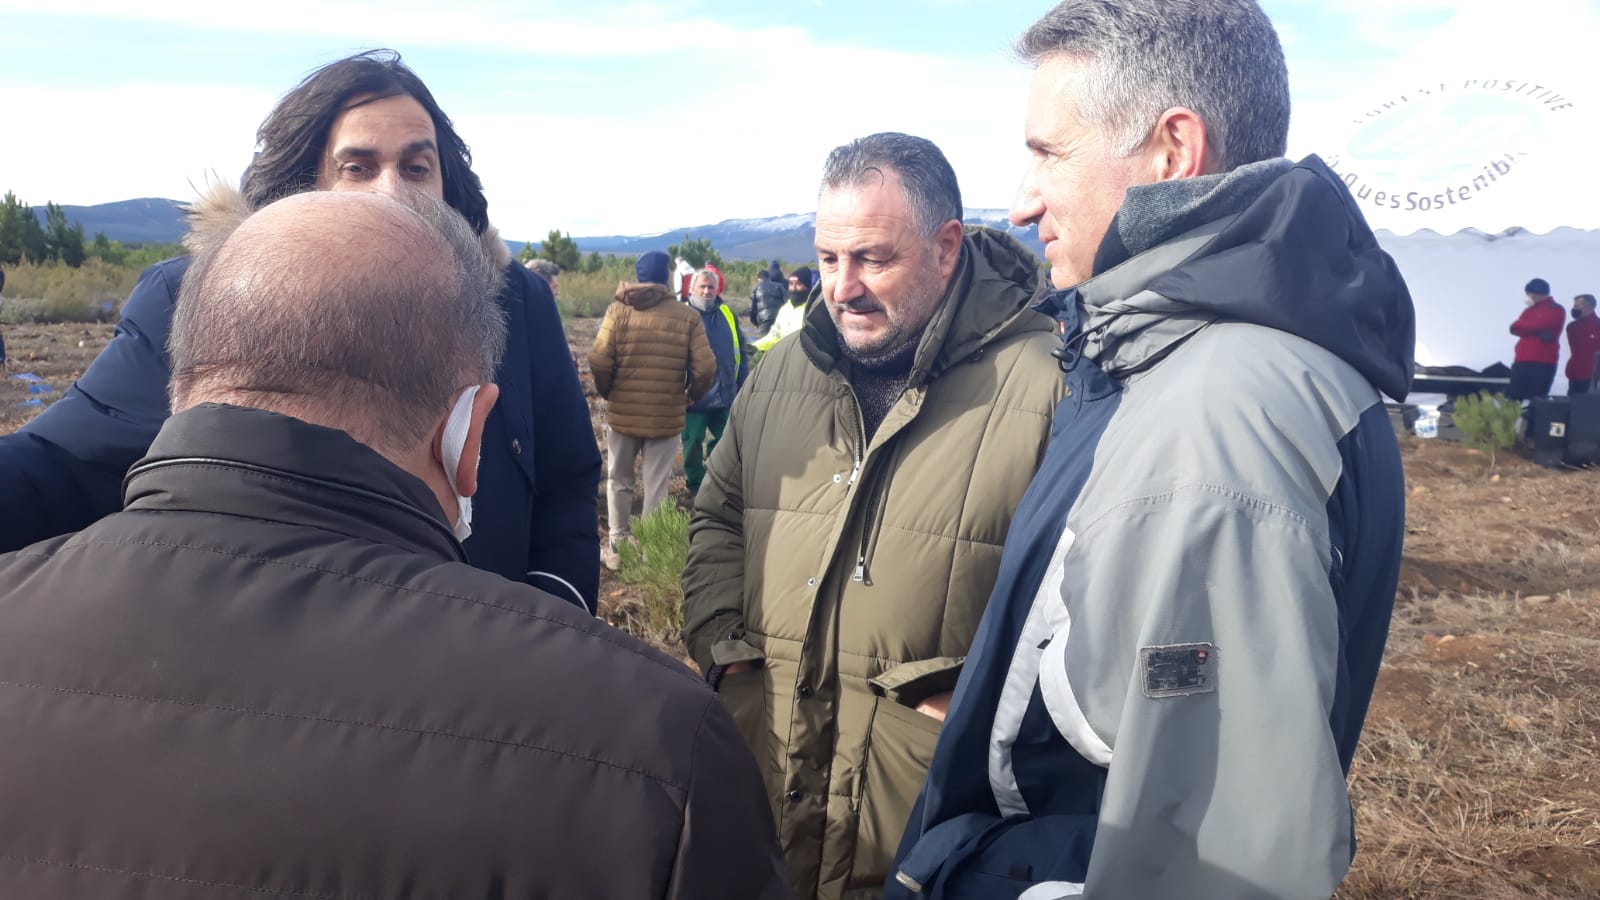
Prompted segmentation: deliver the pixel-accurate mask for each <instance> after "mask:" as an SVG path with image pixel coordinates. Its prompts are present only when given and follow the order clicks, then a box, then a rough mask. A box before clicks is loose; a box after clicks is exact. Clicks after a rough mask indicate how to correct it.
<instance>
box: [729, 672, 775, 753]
mask: <svg viewBox="0 0 1600 900" xmlns="http://www.w3.org/2000/svg"><path fill="white" fill-rule="evenodd" d="M766 675H767V673H766V671H765V670H764V669H760V668H757V669H753V670H751V671H749V672H740V673H738V674H736V675H724V676H722V681H720V682H718V684H717V695H718V696H719V697H721V698H722V705H723V706H724V707H726V708H727V710H728V714H729V715H731V716H733V722H734V724H735V725H737V726H738V727H739V736H740V737H742V738H744V742H745V744H746V745H747V746H748V747H750V749H751V750H752V751H753V752H754V753H755V754H756V758H757V760H760V758H761V753H762V750H763V749H765V744H766V741H765V738H766V730H767V688H766ZM762 768H763V769H765V768H766V766H762Z"/></svg>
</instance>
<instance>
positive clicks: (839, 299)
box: [824, 259, 866, 303]
mask: <svg viewBox="0 0 1600 900" xmlns="http://www.w3.org/2000/svg"><path fill="white" fill-rule="evenodd" d="M832 282H833V283H832V284H831V285H825V286H824V287H825V288H826V289H827V290H828V294H829V299H831V300H833V302H835V303H848V302H850V301H851V300H854V299H856V298H857V297H860V296H861V295H863V294H865V293H866V285H864V284H862V283H861V266H860V264H859V263H856V262H855V261H853V260H849V259H841V260H839V265H838V268H836V269H835V270H834V273H833V279H832Z"/></svg>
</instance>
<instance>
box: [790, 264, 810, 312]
mask: <svg viewBox="0 0 1600 900" xmlns="http://www.w3.org/2000/svg"><path fill="white" fill-rule="evenodd" d="M815 280H816V279H815V277H814V276H813V275H812V274H811V269H810V268H809V267H807V266H801V267H800V268H798V269H795V270H794V271H793V272H790V273H789V302H790V303H792V304H794V305H795V306H800V305H802V304H804V303H805V302H806V297H808V296H810V294H811V284H812V282H813V281H815Z"/></svg>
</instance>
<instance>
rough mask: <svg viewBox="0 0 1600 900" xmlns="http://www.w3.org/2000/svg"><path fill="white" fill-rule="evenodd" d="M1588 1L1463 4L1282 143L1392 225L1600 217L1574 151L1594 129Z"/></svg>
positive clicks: (1591, 7)
mask: <svg viewBox="0 0 1600 900" xmlns="http://www.w3.org/2000/svg"><path fill="white" fill-rule="evenodd" d="M1597 5H1600V4H1593V3H1591V2H1588V0H1528V2H1524V3H1522V4H1518V5H1516V6H1515V7H1506V6H1504V5H1502V4H1497V3H1480V4H1478V5H1474V6H1472V7H1470V8H1468V9H1466V10H1464V11H1463V12H1461V13H1459V14H1458V15H1456V16H1455V17H1454V18H1452V19H1451V20H1450V21H1449V22H1448V23H1446V24H1445V25H1444V26H1443V27H1441V28H1440V29H1439V30H1438V31H1437V32H1435V33H1434V34H1433V35H1431V36H1430V37H1428V38H1427V39H1425V40H1424V41H1423V42H1422V43H1421V44H1419V45H1418V46H1417V47H1416V48H1415V49H1414V50H1413V51H1412V52H1411V53H1409V54H1408V55H1407V56H1406V57H1404V58H1403V59H1401V60H1400V61H1399V62H1398V63H1396V64H1395V65H1394V66H1392V67H1391V68H1390V69H1388V70H1387V71H1385V72H1383V73H1381V74H1380V75H1378V76H1377V77H1375V78H1372V79H1371V80H1370V81H1367V82H1366V83H1364V84H1361V85H1360V86H1359V87H1357V88H1355V89H1354V90H1352V91H1351V92H1350V93H1349V94H1348V95H1347V96H1346V97H1345V98H1344V99H1343V100H1342V101H1340V102H1339V103H1337V104H1334V105H1332V106H1331V107H1329V109H1330V111H1331V114H1330V115H1328V116H1324V117H1322V118H1321V120H1320V121H1314V122H1310V123H1306V124H1305V126H1304V128H1303V129H1297V130H1296V131H1295V133H1294V134H1293V135H1292V136H1291V144H1292V149H1293V151H1294V152H1293V155H1295V156H1304V155H1306V154H1309V153H1316V154H1318V155H1320V156H1321V157H1322V158H1323V159H1324V160H1325V161H1327V162H1328V164H1329V165H1330V166H1332V167H1333V168H1334V169H1335V171H1337V172H1338V173H1339V174H1340V175H1341V176H1342V177H1344V179H1345V181H1346V183H1347V184H1349V185H1350V189H1351V192H1352V193H1353V194H1354V195H1355V196H1356V200H1357V203H1358V204H1359V205H1360V206H1361V209H1362V212H1363V213H1365V214H1366V217H1367V221H1368V222H1369V223H1371V225H1372V227H1373V228H1375V229H1384V230H1387V231H1389V232H1392V233H1394V234H1400V235H1404V234H1411V233H1413V232H1417V231H1422V230H1429V231H1433V232H1436V233H1439V234H1454V233H1457V232H1460V231H1463V230H1466V229H1476V230H1477V231H1480V232H1483V233H1486V234H1491V235H1492V234H1499V233H1502V232H1506V231H1508V230H1510V229H1522V230H1524V231H1527V232H1533V233H1537V234H1545V233H1548V232H1551V231H1553V230H1555V229H1558V228H1562V227H1571V228H1579V229H1600V181H1597V180H1595V179H1593V178H1592V177H1591V176H1589V175H1588V174H1587V173H1589V172H1591V171H1593V168H1592V165H1590V164H1589V160H1588V159H1587V158H1586V157H1588V156H1589V155H1590V154H1591V152H1592V151H1591V147H1592V146H1593V142H1594V138H1595V137H1597V136H1600V126H1597V125H1596V124H1595V123H1596V121H1597V120H1600V119H1597V115H1600V79H1597V78H1596V77H1595V76H1594V74H1593V72H1592V71H1591V67H1592V63H1591V62H1590V60H1591V59H1592V53H1593V48H1594V47H1596V46H1600V12H1597V10H1596V6H1597ZM1296 124H1297V126H1298V125H1300V124H1301V123H1299V122H1297V123H1296Z"/></svg>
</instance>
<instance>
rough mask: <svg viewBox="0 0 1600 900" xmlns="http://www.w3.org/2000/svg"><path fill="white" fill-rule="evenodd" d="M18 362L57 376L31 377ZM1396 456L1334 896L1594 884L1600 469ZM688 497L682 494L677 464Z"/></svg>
mask: <svg viewBox="0 0 1600 900" xmlns="http://www.w3.org/2000/svg"><path fill="white" fill-rule="evenodd" d="M597 325H598V322H597V320H593V319H577V320H574V321H572V322H571V323H569V325H568V330H569V336H570V338H571V343H572V346H573V352H574V355H575V356H576V358H577V359H578V360H579V364H580V370H581V372H582V374H583V376H584V383H585V387H586V389H588V390H589V391H590V393H591V397H590V403H591V410H592V411H593V412H594V413H595V416H594V420H595V429H596V436H597V438H598V436H599V422H600V418H599V415H598V407H597V405H596V404H597V400H596V398H594V397H593V396H592V391H593V387H592V382H591V381H590V379H589V377H588V372H587V365H586V364H585V363H584V362H583V356H584V354H585V353H586V352H587V349H588V346H589V344H590V342H592V341H593V337H594V332H595V329H596V327H597ZM110 336H111V327H110V326H99V325H90V326H83V325H60V326H8V327H7V328H6V329H5V337H6V342H7V344H8V346H9V348H10V355H11V360H12V362H11V367H10V370H9V372H7V373H5V378H4V380H3V381H0V433H4V432H9V431H11V430H13V429H15V428H16V427H18V426H20V425H21V424H22V422H24V421H26V419H27V418H29V417H31V416H32V415H35V414H36V413H37V412H38V410H39V409H40V408H42V407H43V406H44V405H47V404H48V403H49V402H50V401H52V400H53V399H55V398H56V397H59V396H60V394H61V392H62V391H64V390H65V389H66V388H67V387H68V386H69V385H70V384H71V383H72V380H73V379H74V378H75V377H77V375H78V374H79V373H80V372H81V371H82V370H83V368H84V367H85V366H87V365H88V363H89V361H90V360H92V359H93V358H94V355H95V354H96V353H98V352H99V350H100V349H101V348H102V347H103V346H105V343H106V342H107V341H108V340H109V339H110ZM21 373H31V374H34V375H37V376H39V378H40V379H42V382H40V383H42V384H44V385H47V386H48V387H49V388H51V390H50V392H48V393H29V391H30V389H32V388H33V387H34V385H33V384H31V383H25V382H22V381H18V380H15V379H13V377H12V376H13V375H16V374H21ZM33 399H37V400H40V401H41V402H40V404H38V405H36V406H19V405H18V404H19V403H26V402H27V401H29V400H33ZM602 446H603V444H602ZM1402 452H1403V454H1404V457H1405V465H1406V472H1407V478H1408V481H1409V491H1410V497H1409V501H1410V509H1409V513H1408V525H1407V536H1406V553H1405V563H1404V568H1403V571H1402V575H1401V583H1400V592H1399V598H1398V603H1397V606H1396V612H1395V619H1394V625H1393V629H1392V631H1391V633H1390V637H1389V649H1388V653H1387V655H1386V658H1385V663H1384V669H1383V673H1382V675H1381V677H1380V678H1379V681H1378V689H1377V693H1376V694H1375V696H1374V698H1373V703H1372V709H1371V712H1370V713H1369V715H1368V717H1367V724H1366V731H1365V735H1364V738H1363V741H1362V746H1361V749H1360V751H1359V753H1358V755H1357V759H1356V764H1355V768H1354V771H1353V773H1352V776H1351V782H1352V789H1353V796H1354V799H1355V805H1356V814H1357V834H1358V837H1359V840H1360V847H1361V850H1360V853H1359V854H1358V856H1357V857H1356V863H1355V868H1354V870H1353V871H1352V872H1351V874H1350V877H1349V879H1348V880H1347V881H1346V882H1345V885H1344V887H1343V889H1342V890H1341V891H1340V893H1339V896H1340V897H1341V898H1348V900H1378V898H1384V900H1392V898H1398V900H1406V898H1430V900H1431V898H1472V900H1501V898H1513V897H1539V898H1562V900H1578V898H1595V897H1600V699H1597V697H1600V471H1585V472H1569V471H1555V470H1548V469H1542V468H1539V467H1537V466H1535V465H1533V464H1532V463H1530V462H1528V461H1526V460H1524V459H1522V458H1521V457H1518V456H1515V455H1502V456H1501V458H1500V460H1499V462H1498V467H1497V470H1496V471H1497V473H1498V475H1497V477H1495V478H1493V479H1492V480H1491V478H1490V477H1488V471H1487V470H1488V459H1487V457H1486V456H1485V455H1483V454H1481V453H1478V452H1476V451H1473V450H1470V449H1467V448H1465V447H1462V446H1460V445H1458V444H1453V443H1449V442H1445V441H1438V440H1435V441H1419V440H1416V439H1413V438H1406V439H1404V440H1403V451H1402ZM676 495H677V497H678V498H679V500H680V502H681V503H683V504H684V505H687V501H688V498H687V496H686V495H685V494H684V491H683V486H682V481H681V479H680V480H679V481H678V482H677V484H676ZM600 508H601V515H602V517H604V512H605V504H604V500H603V497H602V498H601V502H600ZM602 527H603V524H602ZM601 595H602V605H603V609H604V610H605V612H606V614H607V616H608V617H609V618H610V619H611V620H612V622H613V623H614V624H617V625H618V626H620V627H624V628H629V629H630V630H636V631H637V630H641V628H640V623H641V622H642V621H643V616H642V614H641V609H640V604H639V602H638V598H637V597H635V596H633V595H632V592H631V590H630V589H629V588H628V587H627V586H626V585H624V584H622V583H621V582H619V581H617V580H615V579H614V578H613V577H612V576H611V575H610V573H604V576H603V580H602V586H601ZM645 636H646V637H649V638H652V639H653V640H654V641H655V642H656V643H658V644H662V643H665V641H664V640H663V638H664V637H665V636H663V635H659V634H658V635H645ZM668 649H670V650H673V651H674V652H676V653H678V654H679V655H680V656H681V650H680V649H679V648H674V647H671V646H668Z"/></svg>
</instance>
